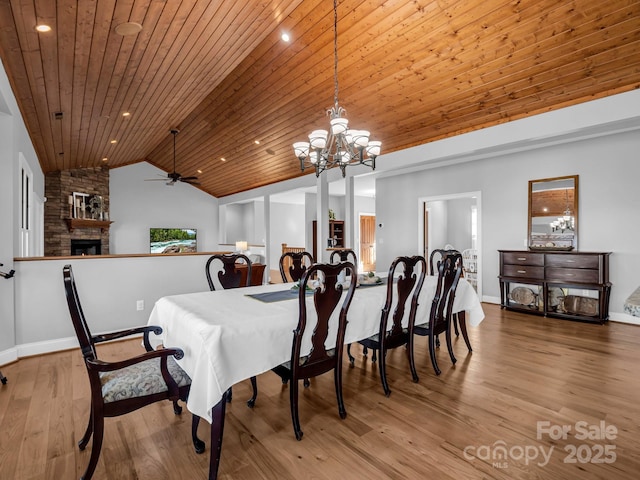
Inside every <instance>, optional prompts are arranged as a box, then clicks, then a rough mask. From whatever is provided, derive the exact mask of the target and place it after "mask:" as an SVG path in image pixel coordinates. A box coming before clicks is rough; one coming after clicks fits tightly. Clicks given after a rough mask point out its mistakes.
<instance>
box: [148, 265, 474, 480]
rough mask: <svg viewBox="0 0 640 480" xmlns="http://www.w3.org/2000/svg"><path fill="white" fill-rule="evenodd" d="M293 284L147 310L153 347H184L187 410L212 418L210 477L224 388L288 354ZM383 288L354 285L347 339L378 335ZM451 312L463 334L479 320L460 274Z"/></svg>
mask: <svg viewBox="0 0 640 480" xmlns="http://www.w3.org/2000/svg"><path fill="white" fill-rule="evenodd" d="M347 281H349V280H347ZM436 284H437V276H425V281H424V284H423V288H422V291H421V292H420V296H419V299H418V309H417V312H416V323H418V322H421V320H422V319H428V318H429V312H430V308H431V303H432V300H433V298H434V296H435V290H436ZM296 287H297V284H294V283H279V284H268V285H259V286H251V287H244V288H234V289H228V290H215V291H205V292H196V293H187V294H180V295H172V296H166V297H162V298H160V299H159V300H158V301H157V302H156V303H155V305H154V307H153V310H152V311H151V314H150V316H149V321H148V324H149V325H157V326H160V327H162V333H161V334H160V335H158V336H156V338H154V339H153V342H152V345H154V346H158V345H164V346H166V347H178V348H181V349H182V350H183V351H184V356H183V357H182V358H181V359H180V360H178V364H179V365H180V366H181V367H182V368H183V369H184V371H185V372H186V373H187V374H188V375H189V376H190V377H191V390H190V394H189V398H188V400H187V409H188V410H189V411H190V412H191V413H193V414H194V415H198V416H200V417H201V418H204V419H206V420H207V421H208V422H209V423H211V444H210V448H211V454H210V461H209V479H210V480H213V479H216V478H217V473H218V466H219V462H220V452H221V448H222V436H223V430H224V415H225V406H226V403H227V392H228V390H229V388H230V387H231V386H233V385H234V384H236V383H238V382H240V381H242V380H246V379H249V378H251V377H253V376H257V375H260V374H261V373H264V372H267V371H269V370H271V369H272V368H274V367H276V366H277V365H280V364H281V363H284V362H286V361H288V360H290V357H291V345H292V341H293V330H294V329H295V328H296V325H297V323H298V313H299V306H298V301H297V299H298V296H299V292H298V289H297V288H296ZM386 290H387V286H386V279H384V278H383V279H382V280H381V282H380V283H373V284H369V285H367V284H364V283H361V284H360V285H359V286H358V287H357V288H356V291H355V292H354V295H353V299H352V301H351V305H350V307H349V310H348V314H347V321H348V323H347V327H346V331H345V344H349V343H355V342H357V341H358V340H362V339H364V338H368V337H370V336H371V335H374V334H376V333H377V330H378V328H379V322H380V312H381V310H382V307H383V305H384V303H385V300H386ZM345 291H346V289H345ZM307 297H308V298H307V302H312V301H313V295H307ZM309 310H310V311H313V308H311V309H309ZM337 310H338V309H337ZM452 310H453V312H454V313H458V320H459V324H460V328H461V330H462V331H463V333H464V335H465V336H466V320H468V321H469V324H470V325H471V326H477V325H479V324H480V323H481V322H482V320H483V319H484V311H483V309H482V305H481V303H480V299H479V298H478V295H477V293H476V291H475V290H474V288H473V287H472V286H471V284H470V283H469V282H468V281H467V280H466V279H464V278H461V279H460V281H459V284H458V288H457V290H456V294H455V298H454V301H453V306H452ZM405 316H406V317H408V315H405ZM334 317H335V318H332V319H331V320H330V327H329V328H330V330H331V328H337V327H336V326H337V312H336V314H335V315H334ZM406 321H407V319H406V318H405V322H406ZM313 322H314V320H312V319H310V320H309V324H308V326H307V329H306V330H307V332H308V335H307V338H304V337H303V344H302V352H303V354H305V353H308V351H309V350H310V348H311V342H310V336H311V333H310V332H311V331H312V330H313V328H312V326H313ZM422 323H424V322H422ZM332 326H333V327H332ZM331 338H333V341H334V342H335V336H334V335H331V334H329V336H328V340H327V341H330V340H329V339H331ZM334 346H335V345H328V344H327V345H326V347H327V348H332V347H334Z"/></svg>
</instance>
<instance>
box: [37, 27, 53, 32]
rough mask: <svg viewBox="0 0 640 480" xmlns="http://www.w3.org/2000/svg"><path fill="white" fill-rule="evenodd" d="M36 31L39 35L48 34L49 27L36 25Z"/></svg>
mask: <svg viewBox="0 0 640 480" xmlns="http://www.w3.org/2000/svg"><path fill="white" fill-rule="evenodd" d="M36 30H37V31H39V32H41V33H45V32H50V31H51V27H50V26H49V25H36Z"/></svg>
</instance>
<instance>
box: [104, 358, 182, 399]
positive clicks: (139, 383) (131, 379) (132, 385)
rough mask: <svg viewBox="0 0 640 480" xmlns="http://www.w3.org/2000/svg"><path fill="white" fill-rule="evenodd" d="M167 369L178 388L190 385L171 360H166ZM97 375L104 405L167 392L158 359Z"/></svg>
mask: <svg viewBox="0 0 640 480" xmlns="http://www.w3.org/2000/svg"><path fill="white" fill-rule="evenodd" d="M167 369H168V370H169V374H170V375H171V376H172V377H173V379H174V380H175V381H176V383H177V384H178V388H179V387H185V386H187V385H191V378H189V375H187V374H186V372H185V371H184V370H182V368H180V366H179V365H178V364H177V363H176V361H175V360H174V359H173V358H168V359H167ZM99 375H100V383H101V384H102V398H104V402H105V403H111V402H115V401H118V400H125V399H127V398H135V397H144V396H147V395H153V394H156V393H162V392H166V391H167V383H166V382H165V381H164V379H163V378H162V371H161V370H160V359H159V358H152V359H150V360H145V361H144V362H140V363H136V364H134V365H130V366H128V367H125V368H121V369H120V370H115V371H113V372H100V373H99Z"/></svg>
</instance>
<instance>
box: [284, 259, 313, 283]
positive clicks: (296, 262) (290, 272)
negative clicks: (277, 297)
mask: <svg viewBox="0 0 640 480" xmlns="http://www.w3.org/2000/svg"><path fill="white" fill-rule="evenodd" d="M278 263H279V266H280V275H281V276H282V281H283V282H285V283H288V282H297V281H298V280H300V279H301V278H302V275H304V272H305V271H306V270H307V268H309V267H310V266H311V265H313V263H314V262H313V257H312V256H311V254H310V253H309V252H285V253H283V254H282V255H281V256H280V261H279V262H278Z"/></svg>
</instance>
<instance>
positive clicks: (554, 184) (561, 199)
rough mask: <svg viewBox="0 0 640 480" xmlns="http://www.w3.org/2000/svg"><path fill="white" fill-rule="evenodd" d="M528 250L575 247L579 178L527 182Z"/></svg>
mask: <svg viewBox="0 0 640 480" xmlns="http://www.w3.org/2000/svg"><path fill="white" fill-rule="evenodd" d="M528 239H529V249H530V250H573V249H574V248H578V175H571V176H567V177H555V178H543V179H541V180H530V181H529V231H528Z"/></svg>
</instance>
